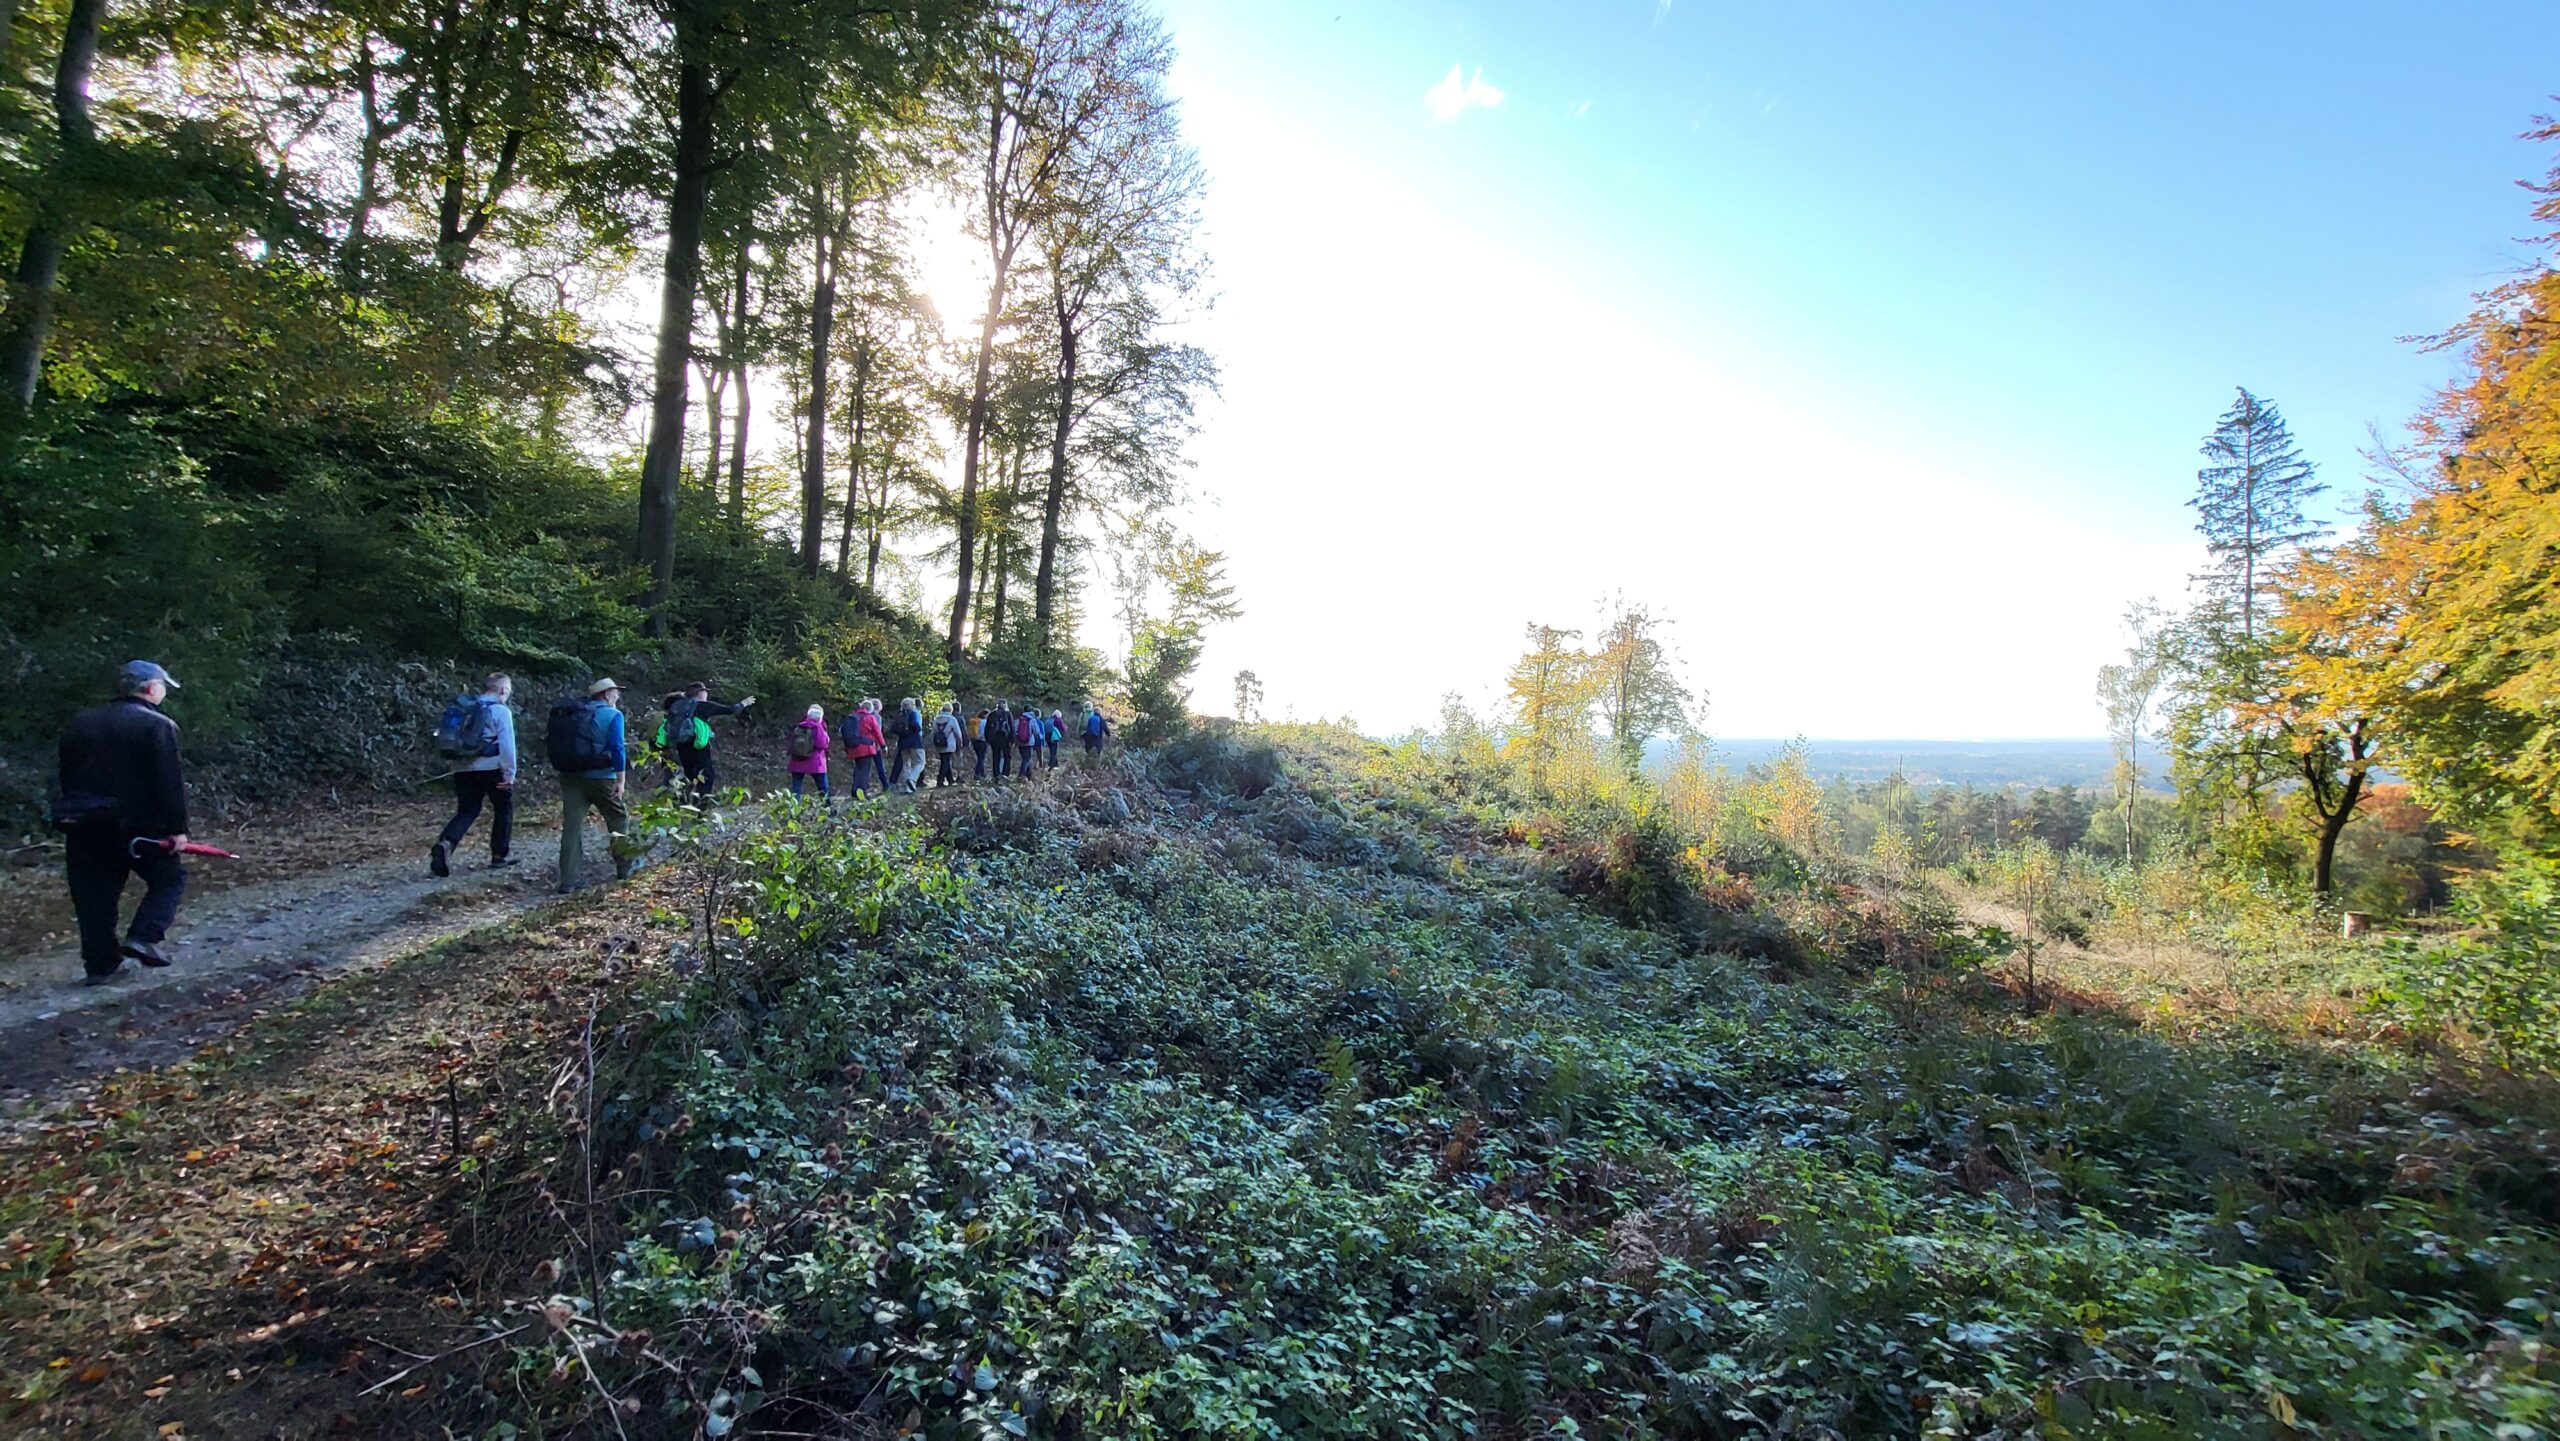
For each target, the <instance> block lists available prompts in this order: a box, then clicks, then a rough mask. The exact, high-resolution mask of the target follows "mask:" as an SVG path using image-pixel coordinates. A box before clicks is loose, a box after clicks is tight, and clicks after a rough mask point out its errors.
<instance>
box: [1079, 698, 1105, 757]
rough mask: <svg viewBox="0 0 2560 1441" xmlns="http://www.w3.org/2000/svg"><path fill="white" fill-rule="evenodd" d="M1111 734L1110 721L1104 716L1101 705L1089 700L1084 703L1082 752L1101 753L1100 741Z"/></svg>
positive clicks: (1095, 754) (1087, 753)
mask: <svg viewBox="0 0 2560 1441" xmlns="http://www.w3.org/2000/svg"><path fill="white" fill-rule="evenodd" d="M1110 736H1111V722H1110V721H1109V720H1107V719H1105V718H1104V716H1103V714H1102V707H1100V706H1098V705H1095V704H1094V703H1093V702H1091V701H1086V702H1085V703H1084V753H1085V754H1086V755H1089V756H1098V755H1100V754H1102V743H1103V742H1104V741H1105V740H1108V739H1109V738H1110Z"/></svg>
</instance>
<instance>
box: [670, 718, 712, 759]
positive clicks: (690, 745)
mask: <svg viewBox="0 0 2560 1441" xmlns="http://www.w3.org/2000/svg"><path fill="white" fill-rule="evenodd" d="M676 724H677V726H678V727H679V729H678V730H677V731H676V734H678V735H680V736H683V737H684V743H685V746H686V748H687V749H690V750H698V751H707V750H709V749H711V722H709V721H707V720H704V719H703V718H702V717H700V716H689V717H687V718H685V719H684V720H681V721H678V722H676ZM666 748H667V723H666V722H665V721H660V722H658V749H660V750H665V749H666Z"/></svg>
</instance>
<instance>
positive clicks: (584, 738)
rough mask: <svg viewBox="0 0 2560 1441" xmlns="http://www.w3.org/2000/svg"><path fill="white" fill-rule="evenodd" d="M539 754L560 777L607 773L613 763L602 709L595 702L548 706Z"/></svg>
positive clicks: (601, 703)
mask: <svg viewBox="0 0 2560 1441" xmlns="http://www.w3.org/2000/svg"><path fill="white" fill-rule="evenodd" d="M542 748H543V751H544V753H545V756H546V758H547V759H548V760H549V761H550V762H551V768H552V769H553V770H556V771H558V772H560V773H561V774H563V775H591V774H593V773H595V772H597V771H609V770H612V769H613V768H614V765H615V763H616V761H615V757H614V754H613V736H612V730H611V727H610V726H608V725H607V724H606V722H605V705H604V703H603V702H602V701H595V700H562V701H553V702H552V703H551V724H550V726H549V728H548V729H547V730H545V731H544V733H543V746H542Z"/></svg>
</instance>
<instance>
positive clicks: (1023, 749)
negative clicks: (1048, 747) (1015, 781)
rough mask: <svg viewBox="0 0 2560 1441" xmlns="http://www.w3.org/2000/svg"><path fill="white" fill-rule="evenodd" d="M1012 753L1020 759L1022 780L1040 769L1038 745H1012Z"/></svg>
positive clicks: (1029, 777)
mask: <svg viewBox="0 0 2560 1441" xmlns="http://www.w3.org/2000/svg"><path fill="white" fill-rule="evenodd" d="M1014 754H1015V755H1016V756H1018V757H1020V759H1021V764H1022V778H1023V779H1024V780H1029V779H1031V777H1032V775H1033V773H1034V772H1036V771H1038V770H1039V769H1040V747H1038V746H1037V745H1016V746H1015V747H1014Z"/></svg>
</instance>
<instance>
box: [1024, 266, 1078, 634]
mask: <svg viewBox="0 0 2560 1441" xmlns="http://www.w3.org/2000/svg"><path fill="white" fill-rule="evenodd" d="M1057 311H1058V416H1057V423H1056V424H1055V425H1054V426H1052V427H1051V428H1050V433H1049V494H1048V496H1047V498H1046V500H1045V501H1044V502H1043V504H1042V505H1041V507H1040V574H1039V578H1038V579H1037V580H1036V581H1035V582H1034V583H1033V585H1032V591H1031V626H1032V629H1033V630H1034V631H1035V632H1037V634H1038V636H1039V641H1040V649H1041V650H1042V651H1043V652H1046V651H1047V650H1048V649H1049V648H1050V645H1051V636H1050V634H1049V629H1050V622H1051V621H1052V620H1053V619H1054V618H1055V616H1056V615H1057V585H1058V531H1059V529H1060V525H1061V523H1062V522H1063V520H1064V519H1065V516H1066V513H1067V441H1068V439H1069V436H1070V434H1071V432H1072V431H1073V430H1074V429H1075V406H1076V330H1075V323H1074V318H1073V317H1072V316H1070V315H1069V314H1068V313H1067V307H1066V304H1065V302H1064V300H1063V299H1061V300H1060V302H1059V304H1058V306H1057Z"/></svg>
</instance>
